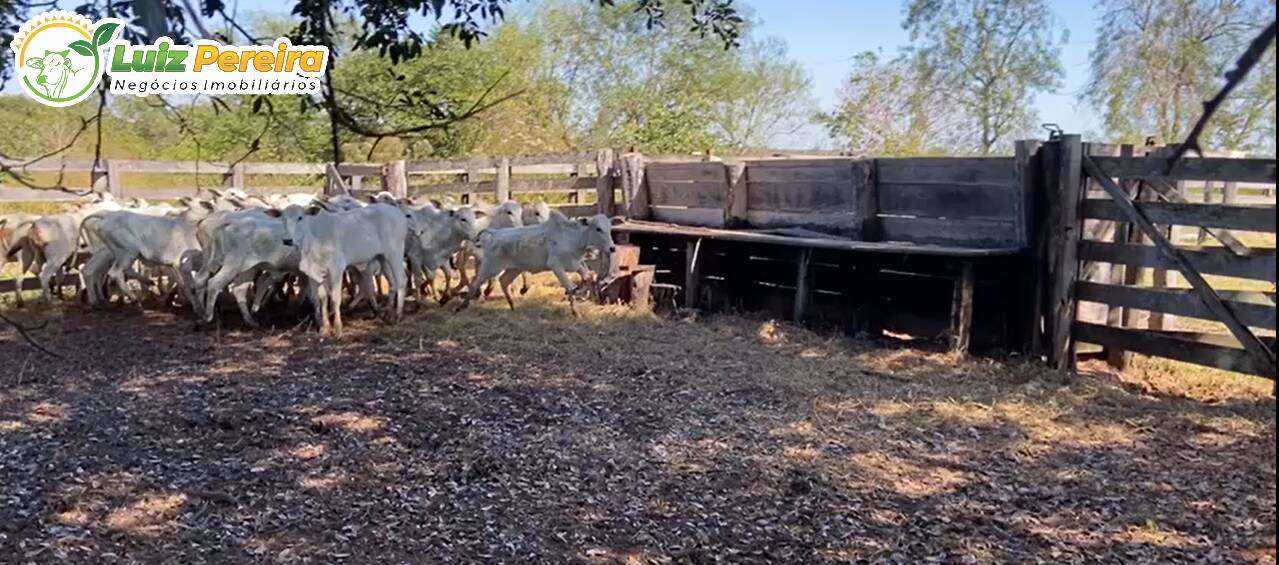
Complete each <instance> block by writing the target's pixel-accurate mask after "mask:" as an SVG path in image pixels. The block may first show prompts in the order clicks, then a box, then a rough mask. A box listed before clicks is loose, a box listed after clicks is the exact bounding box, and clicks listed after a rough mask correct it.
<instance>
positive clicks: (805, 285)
mask: <svg viewBox="0 0 1279 565" xmlns="http://www.w3.org/2000/svg"><path fill="white" fill-rule="evenodd" d="M812 261H813V250H812V249H810V248H803V249H801V250H800V252H799V261H798V262H797V263H798V264H797V265H796V268H797V269H798V272H797V273H796V274H795V308H794V311H793V313H792V315H791V319H793V320H795V322H797V323H798V322H803V321H804V315H805V314H807V313H808V303H809V300H810V299H811V298H812V294H813V293H812V289H811V288H810V286H811V284H812V283H811V282H809V276H810V273H809V271H810V270H811V269H810V268H809V266H810V265H811V264H812Z"/></svg>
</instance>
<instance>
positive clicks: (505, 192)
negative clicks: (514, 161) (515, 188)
mask: <svg viewBox="0 0 1279 565" xmlns="http://www.w3.org/2000/svg"><path fill="white" fill-rule="evenodd" d="M493 198H495V199H497V202H498V203H499V204H500V203H502V202H506V201H507V200H510V199H511V159H510V158H509V157H502V158H501V159H498V160H497V178H496V179H495V180H494V181H493Z"/></svg>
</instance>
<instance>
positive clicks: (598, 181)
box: [595, 149, 617, 216]
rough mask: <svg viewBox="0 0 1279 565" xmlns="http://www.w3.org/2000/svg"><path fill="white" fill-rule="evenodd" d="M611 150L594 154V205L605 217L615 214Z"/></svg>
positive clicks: (603, 150) (601, 150)
mask: <svg viewBox="0 0 1279 565" xmlns="http://www.w3.org/2000/svg"><path fill="white" fill-rule="evenodd" d="M613 168H614V167H613V150H612V149H600V150H599V151H596V152H595V174H596V175H597V176H596V177H595V204H596V205H597V206H599V211H600V213H601V214H604V215H605V216H612V215H614V214H616V213H617V210H616V209H615V207H614V206H613Z"/></svg>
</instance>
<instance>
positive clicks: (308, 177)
mask: <svg viewBox="0 0 1279 565" xmlns="http://www.w3.org/2000/svg"><path fill="white" fill-rule="evenodd" d="M5 164H6V165H11V166H16V165H17V164H18V163H17V162H6V163H5ZM19 171H20V172H22V173H44V174H45V175H46V176H48V175H53V174H56V175H67V174H70V175H72V176H77V175H78V176H79V177H83V176H84V175H85V174H87V175H88V179H89V180H88V183H87V184H85V185H82V186H75V185H72V186H71V187H70V190H72V191H75V192H84V191H87V190H90V189H92V190H97V191H101V192H108V193H111V194H113V195H115V196H116V197H118V198H128V197H138V198H145V199H150V200H168V199H176V198H181V197H184V196H199V195H200V192H201V191H202V190H204V189H210V188H215V189H216V188H239V189H241V190H244V191H246V192H248V193H250V194H257V195H262V194H274V193H285V192H314V193H321V192H323V193H326V194H338V193H343V192H350V193H353V194H367V193H372V192H376V191H382V190H385V191H388V192H391V193H392V194H395V195H397V196H424V197H434V196H443V195H457V196H458V197H459V199H460V200H461V202H462V203H471V202H479V201H482V200H487V201H490V202H493V201H502V200H506V199H508V198H512V197H515V198H519V197H521V195H527V194H529V193H536V195H537V196H538V197H542V198H545V197H547V196H548V195H557V196H562V198H556V200H563V201H566V202H561V203H564V204H567V205H568V206H566V207H565V209H564V211H565V212H566V213H570V214H573V215H576V214H581V213H585V212H588V211H593V210H595V209H597V206H596V205H595V203H596V202H605V203H606V204H608V205H609V206H611V203H612V202H613V200H614V198H613V193H612V190H613V184H612V183H613V176H614V175H615V174H616V172H615V170H614V159H613V152H612V151H611V150H607V149H606V150H601V151H593V152H590V153H574V154H559V155H530V156H516V157H498V158H492V159H471V160H463V161H439V160H437V161H393V162H390V163H341V164H337V165H334V164H332V163H318V164H317V163H249V162H246V163H236V164H229V163H212V162H169V161H134V160H119V159H105V160H102V161H101V162H100V163H98V165H97V167H96V168H95V166H94V163H93V161H91V160H77V159H60V158H50V159H44V160H40V161H37V162H34V163H29V164H26V165H25V166H23V167H22V168H20V169H19ZM140 175H141V176H148V175H149V176H155V177H159V178H160V179H161V180H162V183H161V184H163V185H164V186H155V184H156V183H154V182H146V183H141V182H139V183H131V182H130V179H131V178H133V179H136V178H137V177H138V176H140ZM210 176H213V177H218V178H219V182H208V181H207V180H206V179H207V178H208V177H210ZM175 178H176V179H178V180H179V182H174V181H173V179H175ZM281 179H283V180H286V181H289V182H284V183H281ZM75 198H77V195H76V194H73V193H71V192H66V191H60V190H37V189H31V188H27V187H21V186H10V187H0V201H35V202H41V201H45V202H47V201H65V200H73V199H75ZM609 206H605V207H598V208H600V209H610V210H611V208H609Z"/></svg>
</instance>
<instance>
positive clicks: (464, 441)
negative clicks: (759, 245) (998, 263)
mask: <svg viewBox="0 0 1279 565" xmlns="http://www.w3.org/2000/svg"><path fill="white" fill-rule="evenodd" d="M541 282H542V283H543V284H539V285H538V286H536V287H535V289H534V292H533V294H532V296H529V297H525V298H524V299H523V300H521V301H520V302H519V309H517V310H516V311H514V312H510V311H507V310H506V307H505V305H504V304H503V303H501V301H500V300H499V301H493V302H489V303H485V304H481V305H479V306H478V307H476V308H473V309H472V310H469V311H466V312H462V313H460V314H452V313H451V312H447V311H442V310H440V309H438V308H436V307H433V306H428V307H426V308H424V309H423V310H422V311H420V312H417V313H415V314H413V315H411V316H410V318H409V319H408V320H407V321H406V322H404V323H402V324H401V325H399V326H396V327H393V328H387V327H385V326H383V325H382V324H380V323H378V322H375V321H372V320H367V319H358V318H360V317H359V316H356V317H355V318H357V319H355V320H354V321H353V322H352V323H351V325H350V327H349V330H350V331H349V333H350V335H349V336H348V337H347V338H346V339H344V340H341V341H333V340H321V339H319V338H318V337H316V336H314V335H312V334H304V333H300V331H299V332H288V331H282V330H276V331H262V332H244V331H223V332H210V333H193V332H191V331H189V329H188V326H187V323H186V322H184V321H183V320H182V319H180V318H176V317H174V316H173V315H171V314H167V313H147V314H145V315H139V314H138V313H137V312H136V311H130V310H121V311H116V312H106V313H94V314H81V313H77V312H74V311H68V312H66V313H64V314H62V315H57V316H52V317H51V318H50V320H51V323H50V325H49V326H48V328H46V329H45V330H44V331H43V332H42V333H41V337H42V339H44V340H45V341H46V342H48V343H49V344H50V346H51V347H54V348H56V349H57V350H58V351H59V352H62V353H64V354H66V355H68V356H70V357H71V359H70V360H68V361H49V360H46V359H41V358H38V357H35V356H34V355H33V353H32V352H31V350H30V349H28V348H26V347H25V346H24V345H22V344H20V343H19V342H17V341H16V338H13V337H12V336H10V335H8V334H0V356H2V357H3V358H4V359H8V360H11V361H12V363H11V365H10V366H9V370H8V371H7V372H6V377H3V378H5V379H9V380H7V381H6V385H5V386H4V387H0V452H2V453H3V454H4V457H3V458H0V476H3V477H5V481H3V482H2V483H0V500H5V501H6V504H4V505H0V555H6V556H16V557H17V559H18V560H21V561H26V560H33V561H47V562H53V561H59V562H61V561H64V560H73V561H101V560H102V558H101V556H102V555H105V554H108V553H114V554H115V555H117V556H126V555H127V556H128V559H130V560H136V561H181V562H227V561H288V562H291V561H305V560H310V561H323V562H331V561H338V560H343V559H347V558H351V559H355V558H357V557H358V558H359V559H360V560H367V561H389V562H404V561H423V560H425V561H488V562H513V561H535V562H582V563H647V562H658V563H665V562H680V563H702V562H791V563H797V562H814V561H826V560H831V561H840V560H868V561H890V562H891V561H895V562H912V563H913V562H923V561H927V560H939V561H949V562H960V563H963V562H979V563H986V562H991V563H994V562H1032V561H1048V562H1072V561H1111V562H1129V561H1142V562H1178V561H1180V562H1204V561H1213V560H1225V561H1258V562H1269V563H1273V562H1274V543H1275V447H1274V446H1275V404H1274V400H1273V399H1272V398H1271V397H1270V395H1269V389H1268V388H1267V387H1263V386H1258V385H1257V384H1256V383H1254V382H1252V381H1251V380H1248V379H1239V378H1235V379H1231V380H1220V381H1213V382H1208V381H1203V382H1198V381H1181V382H1180V384H1179V383H1177V382H1172V381H1163V380H1159V379H1158V378H1153V379H1151V378H1148V377H1147V376H1145V375H1143V374H1142V373H1140V372H1137V373H1136V374H1134V375H1128V376H1125V377H1122V379H1120V378H1116V377H1114V376H1111V375H1107V374H1104V373H1098V374H1091V375H1085V376H1081V377H1075V378H1066V377H1064V376H1061V375H1058V374H1055V373H1052V372H1048V371H1044V370H1042V369H1041V368H1039V367H1038V366H1037V365H1034V364H1031V363H1021V362H1018V361H1016V360H1011V361H1004V362H1000V361H994V360H988V359H965V358H957V357H954V356H951V355H949V354H947V353H944V352H939V351H929V350H921V349H911V348H903V347H900V346H895V345H894V344H892V343H891V342H866V341H856V340H850V339H845V338H837V337H830V336H824V335H819V334H814V333H812V332H808V331H806V330H803V329H801V328H797V327H795V326H791V325H789V324H784V323H777V322H774V321H770V320H765V319H757V318H751V317H739V316H710V317H700V318H687V319H681V320H665V319H659V318H655V317H653V316H651V315H648V314H643V313H636V312H632V311H629V310H626V309H622V308H618V307H598V306H591V307H587V308H584V309H583V316H582V317H581V318H580V319H573V318H572V317H570V316H569V314H568V311H567V308H566V306H564V304H563V302H562V299H560V298H559V292H558V291H556V290H555V289H554V288H553V287H551V286H548V285H546V284H544V283H545V281H541ZM23 314H24V315H25V316H26V317H27V319H29V320H34V319H35V318H39V317H43V316H45V315H47V314H42V313H32V312H25V313H23ZM291 326H292V324H291V323H289V324H287V325H283V324H282V325H281V328H282V329H283V328H288V327H291ZM1188 383H1189V384H1188Z"/></svg>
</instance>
